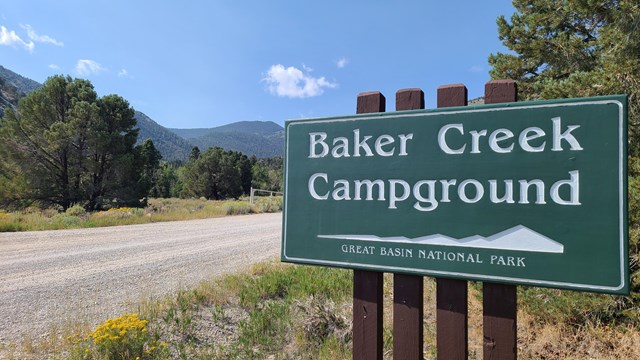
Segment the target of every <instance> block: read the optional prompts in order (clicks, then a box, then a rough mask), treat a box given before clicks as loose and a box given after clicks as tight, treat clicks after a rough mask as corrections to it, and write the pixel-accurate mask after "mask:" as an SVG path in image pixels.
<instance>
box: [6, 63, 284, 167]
mask: <svg viewBox="0 0 640 360" xmlns="http://www.w3.org/2000/svg"><path fill="white" fill-rule="evenodd" d="M41 86H42V84H40V83H38V82H36V81H33V80H31V79H28V78H26V77H24V76H21V75H19V74H16V73H15V72H13V71H11V70H9V69H7V68H5V67H2V66H0V117H2V116H3V115H4V108H5V107H6V106H8V107H11V108H13V109H15V108H16V106H17V105H18V100H20V98H22V97H24V96H26V95H27V94H29V93H31V92H32V91H34V90H36V89H38V88H40V87H41ZM135 118H136V120H137V122H138V123H137V125H136V126H137V127H138V128H139V129H140V131H139V134H138V142H137V144H138V145H140V144H142V143H143V142H144V140H146V139H151V140H152V141H153V143H154V145H155V146H156V148H157V149H158V150H159V151H160V153H161V154H162V158H163V159H164V160H167V161H180V162H183V161H186V160H187V159H188V157H189V153H190V152H191V149H192V148H193V147H194V146H198V147H199V148H200V150H202V151H204V150H206V149H208V148H210V147H216V146H217V147H221V148H223V149H225V150H232V151H239V152H241V153H243V154H245V155H247V156H252V155H255V156H256V157H258V158H268V157H273V156H282V154H283V152H284V151H283V149H284V129H283V128H282V127H281V126H280V125H278V124H276V123H274V122H271V121H240V122H236V123H232V124H227V125H223V126H220V127H216V128H202V129H167V128H165V127H163V126H162V125H160V124H158V123H156V122H155V121H154V120H153V119H151V118H150V117H148V116H147V115H145V114H144V113H142V112H140V111H136V114H135Z"/></svg>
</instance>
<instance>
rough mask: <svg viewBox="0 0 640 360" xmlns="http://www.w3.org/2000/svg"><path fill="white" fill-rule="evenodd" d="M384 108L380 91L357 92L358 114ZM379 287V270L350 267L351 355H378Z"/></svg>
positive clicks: (380, 301) (380, 315) (364, 357)
mask: <svg viewBox="0 0 640 360" xmlns="http://www.w3.org/2000/svg"><path fill="white" fill-rule="evenodd" d="M385 109H386V102H385V98H384V95H382V94H381V93H380V92H368V93H361V94H358V101H357V113H358V114H364V113H373V112H384V111H385ZM382 290H383V273H382V272H378V271H366V270H354V271H353V359H363V360H368V359H382V318H383V314H382V311H383V309H382Z"/></svg>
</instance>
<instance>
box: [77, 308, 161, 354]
mask: <svg viewBox="0 0 640 360" xmlns="http://www.w3.org/2000/svg"><path fill="white" fill-rule="evenodd" d="M166 355H168V350H167V348H166V344H165V343H158V342H157V341H154V340H153V339H152V337H151V335H149V333H148V331H147V320H143V319H140V318H139V317H138V314H125V315H122V316H120V317H117V318H114V319H109V320H107V321H106V322H104V323H103V324H101V325H98V327H96V328H95V330H94V331H93V332H91V333H89V336H87V337H86V338H84V339H82V340H80V341H79V342H78V343H77V345H76V346H75V347H74V348H73V349H72V350H71V351H70V353H69V358H70V359H90V358H100V359H103V358H104V359H114V360H116V359H117V360H120V359H122V360H124V359H155V358H161V357H163V356H166Z"/></svg>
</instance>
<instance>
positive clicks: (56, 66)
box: [49, 64, 60, 70]
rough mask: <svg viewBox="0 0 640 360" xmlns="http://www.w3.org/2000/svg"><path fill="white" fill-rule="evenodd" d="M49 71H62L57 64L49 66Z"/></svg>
mask: <svg viewBox="0 0 640 360" xmlns="http://www.w3.org/2000/svg"><path fill="white" fill-rule="evenodd" d="M49 69H52V70H60V66H58V65H57V64H49Z"/></svg>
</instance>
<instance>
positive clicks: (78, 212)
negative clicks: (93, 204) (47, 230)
mask: <svg viewBox="0 0 640 360" xmlns="http://www.w3.org/2000/svg"><path fill="white" fill-rule="evenodd" d="M65 214H67V215H70V216H84V215H86V214H87V212H86V211H85V209H84V207H83V206H82V205H78V204H75V205H73V206H72V207H70V208H68V209H67V211H65Z"/></svg>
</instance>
